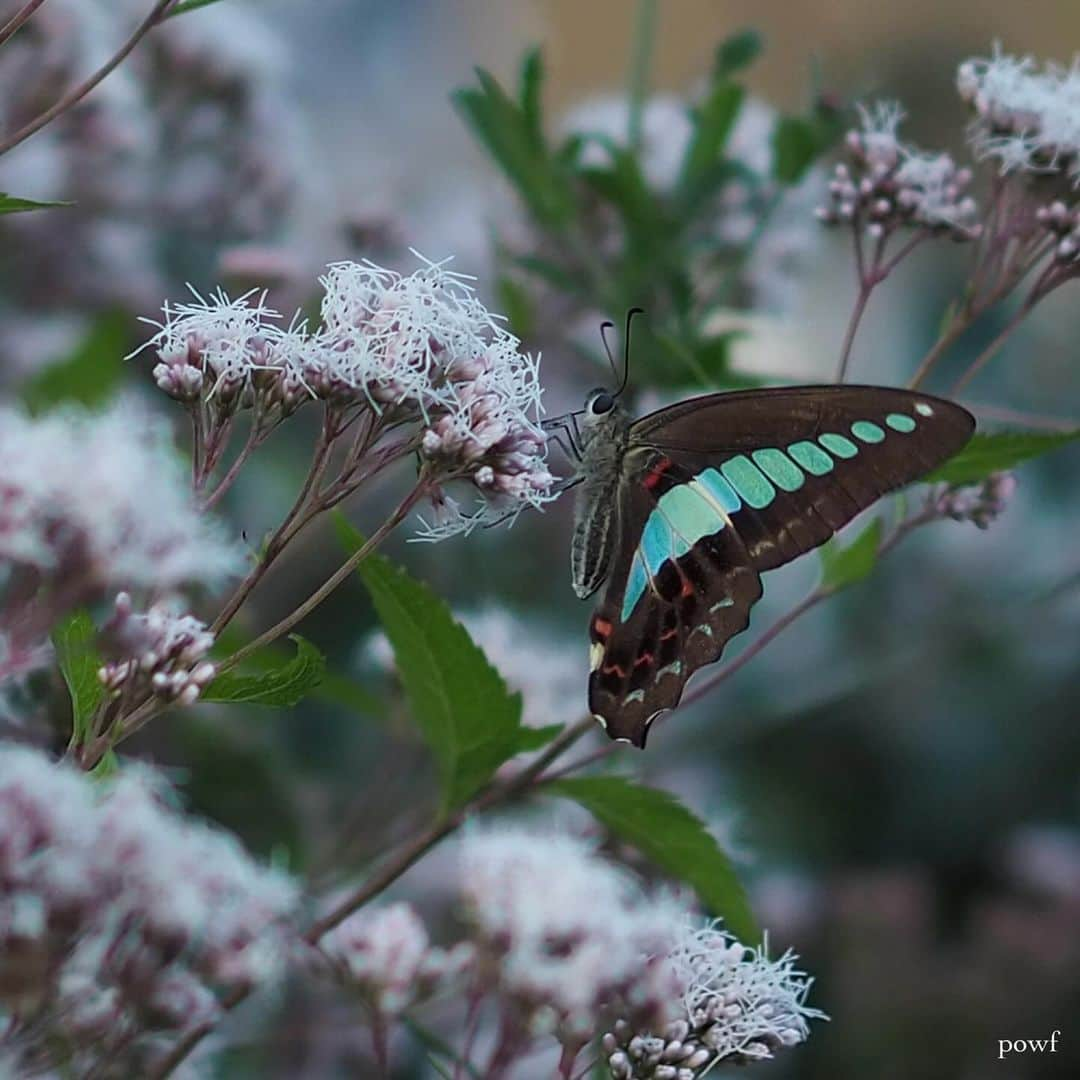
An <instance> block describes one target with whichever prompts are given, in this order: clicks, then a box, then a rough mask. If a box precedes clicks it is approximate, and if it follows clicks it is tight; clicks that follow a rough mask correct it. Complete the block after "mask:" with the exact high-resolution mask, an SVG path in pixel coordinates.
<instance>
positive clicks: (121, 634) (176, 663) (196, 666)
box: [98, 593, 217, 705]
mask: <svg viewBox="0 0 1080 1080" xmlns="http://www.w3.org/2000/svg"><path fill="white" fill-rule="evenodd" d="M104 635H105V638H106V641H107V643H108V645H109V647H110V648H111V650H112V651H113V652H115V653H116V654H117V655H118V656H119V657H120V659H117V660H112V661H109V662H108V663H106V664H105V665H104V666H103V667H102V668H101V670H100V671H99V672H98V678H99V679H100V680H101V683H102V685H103V686H104V687H105V689H106V690H107V691H108V692H109V693H110V694H111V695H112V696H113V697H120V696H121V695H122V694H125V693H126V694H128V695H129V697H130V698H131V700H141V699H142V698H144V697H145V696H146V695H147V694H148V693H152V694H154V695H155V696H156V697H159V698H161V699H162V700H164V701H178V702H179V703H180V704H181V705H193V704H194V703H195V702H196V701H197V700H198V699H199V695H200V694H201V693H202V692H203V690H204V689H205V688H206V686H207V685H208V684H209V683H210V682H211V681H212V680H213V678H214V675H215V674H216V673H217V668H216V666H215V665H214V664H213V663H212V662H210V661H209V660H207V659H206V656H207V654H208V653H209V652H210V650H211V649H212V648H213V645H214V635H213V634H211V633H210V632H209V631H208V630H207V628H206V625H205V624H204V623H202V622H200V621H199V620H198V619H196V618H195V617H194V616H193V615H178V614H176V613H175V612H174V611H173V610H172V609H171V607H170V606H169V605H167V604H155V605H154V606H153V607H151V608H150V610H149V611H147V612H145V613H139V612H136V611H135V610H134V608H133V606H132V602H131V597H130V596H129V595H128V594H127V593H120V594H119V595H118V596H117V597H116V604H115V612H114V614H113V617H112V619H111V620H110V621H109V623H108V625H107V626H106V627H105V629H104Z"/></svg>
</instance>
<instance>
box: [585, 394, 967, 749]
mask: <svg viewBox="0 0 1080 1080" xmlns="http://www.w3.org/2000/svg"><path fill="white" fill-rule="evenodd" d="M973 430H974V420H973V419H972V417H971V416H970V414H968V413H967V412H966V411H965V410H964V409H962V408H960V407H959V406H957V405H954V404H952V403H951V402H947V401H943V400H941V399H940V398H934V397H931V396H929V395H926V394H916V393H911V392H909V391H905V390H892V389H887V388H881V387H853V386H824V387H793V388H780V389H775V390H753V391H746V392H739V393H733V394H716V395H711V396H708V397H703V398H697V399H694V400H691V401H688V402H682V403H680V404H678V405H675V406H672V407H671V408H669V409H663V410H661V411H660V412H657V413H653V414H652V415H650V416H647V417H645V418H643V419H642V420H639V421H638V422H637V423H636V424H634V426H633V428H632V429H631V448H630V450H629V452H628V453H627V456H626V459H625V461H624V465H623V473H622V481H621V485H620V496H619V498H620V515H619V520H620V523H621V524H620V535H619V544H618V554H617V556H616V559H615V561H614V564H613V568H612V574H611V576H610V578H609V580H608V585H607V588H606V591H605V593H604V596H603V599H602V600H601V602H600V604H599V605H598V607H597V609H596V612H595V614H594V616H593V620H592V623H591V625H590V637H591V639H592V642H593V646H592V648H593V653H592V660H593V671H592V675H591V677H590V683H589V700H590V705H591V708H592V710H593V712H594V713H596V715H597V716H599V717H600V718H601V720H602V722H603V723H604V725H605V727H606V729H607V731H608V734H609V735H611V736H612V737H613V738H625V739H629V740H630V741H631V742H633V743H634V744H635V745H638V746H642V745H644V741H645V736H646V733H647V730H648V725H649V723H650V722H651V720H652V719H653V718H654V717H655V716H656V714H657V713H659V712H662V711H664V710H665V709H670V708H672V707H674V705H675V704H677V703H678V700H679V698H680V696H681V694H682V689H683V686H684V685H685V683H686V680H687V679H688V678H689V676H690V674H692V672H693V671H695V670H697V669H698V668H700V667H702V666H704V665H706V664H709V663H712V662H713V661H714V660H716V659H718V658H719V656H720V654H721V652H722V650H723V647H724V645H725V644H726V642H727V641H728V640H729V639H730V638H731V637H732V636H734V635H735V634H737V633H739V632H740V631H742V630H743V629H745V628H746V626H747V624H748V621H749V611H750V607H751V606H752V605H753V604H754V603H755V601H756V600H757V599H758V597H759V596H760V595H761V585H760V582H759V580H758V572H759V571H762V570H769V569H772V568H774V567H777V566H781V565H783V564H784V563H786V562H789V561H790V560H792V559H794V558H797V557H798V556H799V555H801V554H803V553H804V552H806V551H809V550H810V549H812V548H814V547H817V546H818V545H819V544H821V543H823V542H824V541H825V540H827V539H828V538H829V537H830V536H832V534H833V533H834V532H835V531H836V530H837V529H839V528H841V527H842V526H843V525H845V524H847V522H849V521H850V520H851V519H852V518H853V517H854V516H855V515H856V514H857V513H858V512H859V511H860V510H862V509H864V508H866V507H867V506H869V505H870V504H871V503H873V502H874V501H875V500H876V499H878V498H880V497H881V496H882V495H883V494H885V493H886V492H889V491H892V490H895V489H896V488H899V487H903V486H904V485H906V484H909V483H911V482H912V481H914V480H917V479H918V478H919V477H920V476H923V475H925V474H926V473H927V472H929V471H930V470H931V469H933V468H935V467H936V466H937V465H939V464H940V463H941V462H943V461H945V460H947V459H948V458H949V457H951V456H952V455H953V454H955V453H956V452H957V451H958V450H959V449H960V448H961V447H962V446H963V445H964V444H965V443H966V442H967V441H968V439H969V438H970V437H971V433H972V431H973Z"/></svg>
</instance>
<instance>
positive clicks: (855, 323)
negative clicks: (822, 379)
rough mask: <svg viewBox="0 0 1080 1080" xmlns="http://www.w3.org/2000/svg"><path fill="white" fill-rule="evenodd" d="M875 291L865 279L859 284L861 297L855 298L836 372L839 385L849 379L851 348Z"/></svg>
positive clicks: (871, 284)
mask: <svg viewBox="0 0 1080 1080" xmlns="http://www.w3.org/2000/svg"><path fill="white" fill-rule="evenodd" d="M873 291H874V284H873V283H870V282H867V281H866V279H865V278H864V279H862V280H861V281H860V282H859V295H858V296H857V297H856V298H855V306H854V307H853V308H852V310H851V318H850V319H849V320H848V325H847V332H846V333H845V334H844V344H843V346H842V347H841V349H840V366H839V368H837V371H836V381H837V382H838V383H842V382H843V381H844V379H845V378H846V377H847V369H848V363H849V361H850V360H851V346H852V345H853V344H854V343H855V331H856V330H858V328H859V323H860V322H861V321H862V317H863V312H865V311H866V304H867V301H868V300H869V299H870V294H871V293H872V292H873Z"/></svg>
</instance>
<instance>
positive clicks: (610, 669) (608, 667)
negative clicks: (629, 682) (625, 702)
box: [600, 664, 626, 679]
mask: <svg viewBox="0 0 1080 1080" xmlns="http://www.w3.org/2000/svg"><path fill="white" fill-rule="evenodd" d="M600 671H601V673H602V674H604V675H611V674H612V673H614V674H616V675H618V676H619V678H620V679H625V678H626V672H625V671H623V669H622V668H621V667H620V666H619V665H618V664H605V665H604V666H603V667H602V668H601V669H600Z"/></svg>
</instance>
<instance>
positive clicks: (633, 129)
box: [626, 0, 656, 151]
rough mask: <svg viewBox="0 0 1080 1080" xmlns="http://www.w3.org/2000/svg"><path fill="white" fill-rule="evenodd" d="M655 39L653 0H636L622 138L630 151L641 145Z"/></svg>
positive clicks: (654, 8) (654, 3) (654, 6)
mask: <svg viewBox="0 0 1080 1080" xmlns="http://www.w3.org/2000/svg"><path fill="white" fill-rule="evenodd" d="M655 40H656V0H638V3H637V13H636V14H635V16H634V36H633V39H632V41H631V47H630V72H629V78H628V80H627V87H626V91H627V100H628V104H629V111H628V115H627V121H626V141H627V142H628V143H629V145H630V150H631V151H637V150H640V149H641V121H642V114H643V113H644V111H645V98H646V96H647V95H648V93H649V69H650V68H651V66H652V54H653V44H654V42H655Z"/></svg>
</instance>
